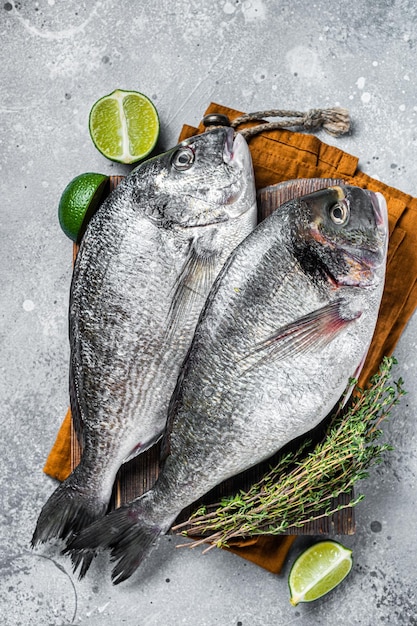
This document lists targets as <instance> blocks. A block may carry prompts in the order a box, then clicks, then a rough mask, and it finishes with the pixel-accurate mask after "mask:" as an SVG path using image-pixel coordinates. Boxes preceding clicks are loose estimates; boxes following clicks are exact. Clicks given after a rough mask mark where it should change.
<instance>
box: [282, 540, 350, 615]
mask: <svg viewBox="0 0 417 626" xmlns="http://www.w3.org/2000/svg"><path fill="white" fill-rule="evenodd" d="M351 569H352V550H349V549H348V548H345V547H344V546H342V545H341V544H340V543H338V542H336V541H319V542H318V543H315V544H314V545H312V546H311V547H310V548H307V550H305V551H304V552H302V553H301V554H300V556H299V557H298V558H297V559H296V561H295V562H294V564H293V566H292V568H291V571H290V575H289V577H288V584H289V587H290V594H291V597H290V602H291V604H292V605H293V606H296V605H297V604H298V603H299V602H312V601H313V600H317V599H318V598H321V597H322V596H324V595H325V594H326V593H328V592H329V591H331V590H332V589H334V588H335V587H336V586H337V585H338V584H339V583H340V582H341V581H342V580H343V579H344V578H345V577H346V576H347V575H348V574H349V572H350V570H351Z"/></svg>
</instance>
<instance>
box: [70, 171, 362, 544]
mask: <svg viewBox="0 0 417 626" xmlns="http://www.w3.org/2000/svg"><path fill="white" fill-rule="evenodd" d="M122 179H123V176H110V191H112V190H113V189H115V188H116V187H117V185H118V184H119V183H120V181H121V180H122ZM342 182H343V181H340V180H334V179H322V184H321V186H322V187H327V186H330V185H335V184H341V183H342ZM299 185H300V186H299V193H300V195H302V194H303V193H309V192H311V191H312V190H313V189H312V188H311V186H310V184H309V183H307V182H305V181H300V183H299ZM317 188H318V187H317V186H315V187H314V190H316V189H317ZM290 194H291V190H290V188H286V187H284V188H279V189H278V188H274V187H269V188H266V190H262V191H261V192H260V194H259V199H260V202H259V206H260V214H259V220H262V219H264V218H265V217H267V215H269V214H270V213H271V212H272V210H274V209H275V208H276V207H277V206H279V205H280V204H282V203H283V202H285V201H286V200H288V199H289V196H290ZM77 251H78V247H77V246H76V245H75V244H74V250H73V254H74V260H75V258H76V255H77ZM324 427H325V422H324V423H323V424H322V425H320V426H319V427H318V428H316V429H315V431H313V433H312V436H313V439H314V437H317V438H319V437H320V434H321V433H322V432H323V428H324ZM296 443H297V442H293V443H292V444H289V446H287V447H286V449H287V448H290V447H291V445H292V446H294V445H296ZM159 453H160V444H159V443H157V444H156V445H154V446H153V447H152V448H150V449H149V450H147V451H146V452H144V453H142V454H141V455H139V456H137V457H136V458H135V459H133V460H131V461H129V462H128V463H125V464H124V465H122V467H121V468H120V470H119V472H118V474H117V477H116V480H115V484H114V488H113V495H112V499H111V502H110V508H117V507H119V506H120V505H121V504H123V503H125V502H129V501H130V500H133V499H134V498H136V497H138V496H140V495H142V494H143V493H144V492H145V491H147V490H148V489H150V488H151V487H152V486H153V484H154V483H155V481H156V479H157V477H158V474H159ZM80 457H81V448H80V445H79V442H78V440H77V436H76V434H75V431H74V428H73V427H72V429H71V465H72V469H74V468H75V467H76V466H77V465H78V463H79V461H80ZM277 458H278V454H277V455H275V456H274V457H272V458H271V459H268V460H267V461H265V462H263V463H261V464H259V465H257V466H255V467H253V468H250V469H249V470H247V471H246V472H243V473H242V474H239V475H238V476H235V477H233V478H230V479H228V480H226V481H224V482H223V483H221V484H220V485H218V486H217V487H216V488H215V489H213V490H212V491H210V492H209V493H208V494H206V496H205V497H204V498H202V499H200V500H198V501H197V502H196V503H194V504H193V505H192V506H190V507H187V509H184V511H183V512H182V513H181V515H180V516H179V517H178V519H177V520H176V523H179V522H180V521H185V520H187V519H188V518H189V516H190V514H191V513H192V512H193V511H194V510H195V509H196V508H197V507H198V506H199V505H200V504H201V503H205V504H211V503H215V502H218V501H219V500H221V498H223V497H224V496H227V495H232V494H234V493H236V492H238V491H239V490H240V489H245V490H246V489H248V488H249V487H250V485H252V484H253V483H254V482H256V481H258V480H259V479H260V478H261V477H262V475H263V474H264V473H265V472H266V471H267V470H268V469H269V466H270V465H271V464H274V459H277ZM351 498H352V494H342V495H341V496H339V497H338V498H333V501H332V509H336V508H337V507H338V506H340V505H344V504H346V503H348V502H349V500H350V499H351ZM354 532H355V511H354V509H353V508H351V507H349V508H346V509H342V510H341V511H337V512H336V513H334V514H333V515H331V516H327V517H323V518H321V519H318V520H315V521H314V522H309V523H308V524H306V525H304V526H303V527H302V528H291V529H289V531H288V533H287V534H291V535H334V534H341V535H351V534H354Z"/></svg>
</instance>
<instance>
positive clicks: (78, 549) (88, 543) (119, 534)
mask: <svg viewBox="0 0 417 626" xmlns="http://www.w3.org/2000/svg"><path fill="white" fill-rule="evenodd" d="M143 497H144V496H142V498H143ZM142 498H139V499H137V500H136V501H134V502H133V503H130V504H126V505H123V506H122V507H120V508H119V509H116V510H115V511H112V512H111V513H109V514H108V515H106V516H105V517H104V518H102V519H100V520H97V521H96V522H95V523H94V524H92V525H91V526H90V527H89V528H86V529H85V530H83V531H82V532H81V533H80V534H79V535H78V536H77V537H75V538H74V539H73V540H72V541H71V542H70V543H69V544H68V546H67V548H66V549H65V550H64V553H65V554H67V553H70V554H71V560H72V563H73V565H74V571H75V570H76V568H77V567H80V568H81V569H80V572H79V576H80V578H81V577H82V576H83V575H84V574H85V572H86V571H87V570H88V567H89V564H90V562H91V559H92V555H94V553H95V551H96V550H97V549H100V548H107V549H109V550H110V553H111V559H112V561H117V563H116V565H115V567H114V569H113V571H112V581H113V584H115V585H117V584H119V583H121V582H123V581H124V580H126V579H127V578H129V577H130V576H131V575H132V574H133V572H134V571H135V570H136V569H137V567H138V566H139V565H140V564H141V563H142V561H143V560H144V559H145V557H146V556H147V555H148V554H149V553H150V552H151V550H152V548H153V546H154V545H155V543H156V540H157V539H158V537H159V536H160V535H161V534H163V533H164V532H165V531H166V527H165V525H164V527H163V526H162V525H157V524H154V523H152V522H150V521H149V520H145V519H143V518H142V517H141V507H140V501H141V499H142Z"/></svg>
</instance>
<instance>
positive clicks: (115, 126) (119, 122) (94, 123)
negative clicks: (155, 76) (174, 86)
mask: <svg viewBox="0 0 417 626" xmlns="http://www.w3.org/2000/svg"><path fill="white" fill-rule="evenodd" d="M89 129H90V136H91V139H92V140H93V143H94V145H95V146H96V148H97V149H98V150H99V151H100V152H101V154H103V155H104V156H105V157H107V158H108V159H110V160H112V161H117V162H118V163H136V162H137V161H140V160H142V159H144V158H145V157H146V156H148V154H150V152H152V150H153V149H154V147H155V145H156V142H157V140H158V136H159V117H158V112H157V110H156V108H155V106H154V104H153V103H152V102H151V100H149V98H148V97H147V96H144V95H143V94H142V93H139V92H137V91H124V90H123V89H116V90H115V91H113V92H112V93H110V94H108V95H107V96H103V98H100V100H97V102H95V103H94V104H93V106H92V108H91V111H90V118H89Z"/></svg>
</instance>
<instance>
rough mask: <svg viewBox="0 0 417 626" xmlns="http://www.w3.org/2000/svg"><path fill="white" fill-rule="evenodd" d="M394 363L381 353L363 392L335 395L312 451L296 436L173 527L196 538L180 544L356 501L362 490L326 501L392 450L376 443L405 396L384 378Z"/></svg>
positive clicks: (293, 521)
mask: <svg viewBox="0 0 417 626" xmlns="http://www.w3.org/2000/svg"><path fill="white" fill-rule="evenodd" d="M394 364H396V360H395V359H394V357H390V358H384V360H383V362H382V363H381V365H380V368H379V372H378V373H377V374H376V375H375V376H373V377H372V378H371V380H370V382H369V385H368V386H367V387H366V388H365V389H360V388H359V387H357V381H355V380H352V381H351V384H352V385H355V389H354V392H353V394H352V396H351V399H350V400H349V402H348V403H346V405H345V406H344V401H343V400H342V402H341V403H340V405H339V407H338V409H337V411H335V413H334V415H333V416H332V417H331V419H330V421H329V424H328V426H327V427H326V429H325V433H324V436H323V438H322V439H321V441H320V442H319V443H318V444H316V445H315V446H314V447H313V448H312V449H311V441H310V440H304V441H303V442H302V444H301V445H300V446H299V447H298V448H297V450H296V451H295V452H289V453H288V454H285V455H284V456H282V457H281V458H280V460H279V461H278V463H277V464H276V465H275V466H274V467H271V468H270V470H269V471H268V472H267V473H266V474H265V475H264V476H263V477H262V479H261V480H260V481H259V482H257V483H256V484H254V485H253V486H252V487H251V488H250V489H249V490H248V491H247V492H244V491H241V492H239V493H238V494H236V495H234V496H231V497H228V498H224V499H223V500H222V501H221V502H220V503H217V504H213V505H209V506H202V507H200V508H199V509H198V510H197V511H196V512H195V513H194V514H193V515H192V516H191V517H190V518H189V519H188V520H187V521H185V522H183V523H181V524H179V525H177V526H175V527H174V530H175V531H182V533H183V534H185V535H187V536H196V535H200V536H201V535H203V537H201V538H200V539H198V540H196V541H194V542H192V543H190V544H188V545H189V546H191V547H194V546H196V545H198V544H200V543H210V544H211V546H210V547H214V546H219V547H220V546H224V545H227V543H228V541H229V540H230V539H232V538H238V537H245V536H250V535H259V534H269V535H279V534H282V533H284V532H286V531H287V530H288V529H291V528H294V527H302V526H304V525H305V524H307V523H308V522H311V521H313V520H316V519H319V518H321V517H325V516H329V515H332V514H333V513H335V512H336V511H338V510H341V509H343V508H347V507H354V506H355V505H356V504H358V502H360V501H361V500H363V498H364V496H363V495H359V496H357V497H353V496H352V497H351V499H350V500H349V501H348V502H347V503H346V504H342V505H338V506H337V507H336V508H334V499H335V498H337V497H338V496H339V495H340V494H352V487H353V486H354V485H355V484H356V483H357V482H358V481H359V480H362V479H363V478H366V477H367V476H368V469H369V468H370V467H371V466H372V465H374V464H377V463H380V462H381V461H382V454H383V453H384V452H386V451H388V450H392V446H390V445H388V444H386V443H382V444H378V443H376V440H377V439H378V438H379V437H380V436H381V434H382V431H381V429H380V425H381V423H382V422H383V421H384V420H385V419H386V418H387V417H388V415H389V414H390V411H391V409H392V407H393V406H394V405H395V404H398V402H399V400H400V398H401V396H403V395H404V394H405V393H406V392H405V391H404V389H403V381H402V379H399V380H398V381H397V382H391V370H392V366H393V365H394ZM351 388H352V387H350V389H351ZM309 449H310V451H309ZM185 528H186V530H184V529H185ZM208 549H209V548H208Z"/></svg>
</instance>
